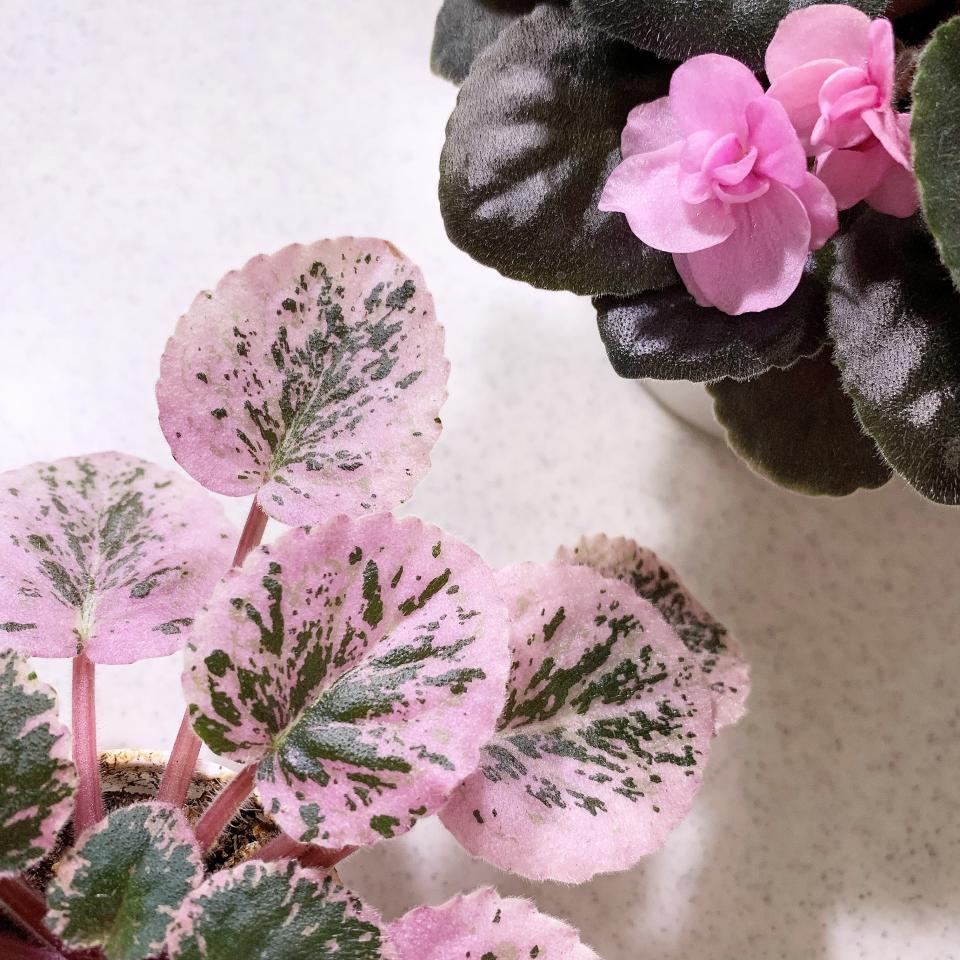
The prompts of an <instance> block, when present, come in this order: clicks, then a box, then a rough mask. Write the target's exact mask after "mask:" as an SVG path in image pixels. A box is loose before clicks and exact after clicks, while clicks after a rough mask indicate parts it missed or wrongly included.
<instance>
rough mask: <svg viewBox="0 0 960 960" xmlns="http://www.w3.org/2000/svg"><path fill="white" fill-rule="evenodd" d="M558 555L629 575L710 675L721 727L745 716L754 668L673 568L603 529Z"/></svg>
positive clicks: (630, 581)
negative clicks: (605, 534) (598, 533)
mask: <svg viewBox="0 0 960 960" xmlns="http://www.w3.org/2000/svg"><path fill="white" fill-rule="evenodd" d="M557 560H558V561H559V562H560V563H574V564H581V565H583V566H587V567H592V568H593V569H594V570H596V571H598V572H599V573H600V574H602V575H603V576H605V577H613V578H614V579H616V580H623V581H624V582H625V583H628V584H629V585H630V586H631V587H633V589H634V590H636V592H637V593H638V594H639V595H640V596H641V597H643V598H644V600H649V601H650V602H651V603H652V604H653V605H654V606H655V607H656V608H657V609H658V610H659V611H660V613H662V614H663V618H664V619H665V620H666V621H667V623H669V624H670V626H672V627H673V629H674V630H676V631H677V634H678V636H679V637H680V639H681V640H682V641H683V642H684V644H686V647H687V649H688V650H689V651H690V653H691V654H692V655H693V656H694V657H695V658H696V660H697V662H698V663H699V664H700V667H701V669H702V670H703V672H704V673H705V674H706V675H707V678H708V680H709V681H710V689H711V690H712V691H713V698H714V719H715V721H716V725H717V730H720V729H721V728H722V727H726V726H730V725H732V724H734V723H736V722H737V721H738V720H740V719H741V717H743V715H744V714H745V713H746V711H747V697H748V696H749V694H750V667H749V666H748V665H747V662H746V661H745V660H744V659H743V654H742V653H741V652H740V646H739V645H738V644H737V642H736V640H734V639H733V637H731V636H730V634H729V633H728V632H727V628H726V627H725V626H724V625H723V624H722V623H720V622H719V621H718V620H715V619H714V618H713V616H712V615H711V614H710V613H708V612H707V610H705V609H704V607H703V606H702V605H701V604H700V603H699V602H698V601H697V600H696V598H695V597H694V596H693V594H692V593H691V592H690V591H689V590H688V589H687V588H686V587H685V586H684V584H683V582H682V581H681V579H680V577H679V576H678V575H677V571H676V570H674V569H673V567H671V566H670V565H669V564H667V563H664V562H663V561H662V560H661V559H660V558H659V557H658V556H657V555H656V554H655V553H653V551H651V550H647V549H645V548H644V547H641V546H640V545H639V544H638V543H637V542H636V541H635V540H628V539H627V538H626V537H617V538H616V539H611V538H610V537H607V536H604V535H603V534H600V535H599V536H595V537H582V538H581V539H580V542H579V543H578V544H577V545H576V546H575V547H572V548H571V547H560V549H559V550H557Z"/></svg>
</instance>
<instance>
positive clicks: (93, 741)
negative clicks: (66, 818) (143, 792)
mask: <svg viewBox="0 0 960 960" xmlns="http://www.w3.org/2000/svg"><path fill="white" fill-rule="evenodd" d="M73 762H74V764H75V765H76V768H77V778H78V780H79V785H78V788H77V802H76V806H75V808H74V811H73V835H74V836H75V837H79V836H80V834H81V833H83V831H84V830H86V829H87V828H88V827H92V826H93V825H94V824H95V823H97V822H99V821H100V820H102V819H103V794H102V792H101V789H100V757H99V756H98V754H97V705H96V665H95V664H94V663H93V662H92V661H91V660H90V659H88V657H87V655H86V654H85V653H83V652H80V653H78V654H77V655H76V656H75V657H74V658H73Z"/></svg>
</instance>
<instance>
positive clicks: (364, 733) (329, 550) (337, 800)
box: [184, 514, 508, 847]
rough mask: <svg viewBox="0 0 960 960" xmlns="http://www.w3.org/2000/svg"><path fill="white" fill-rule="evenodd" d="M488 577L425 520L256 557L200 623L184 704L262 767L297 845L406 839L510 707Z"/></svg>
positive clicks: (362, 525)
mask: <svg viewBox="0 0 960 960" xmlns="http://www.w3.org/2000/svg"><path fill="white" fill-rule="evenodd" d="M507 630H508V628H507V620H506V612H505V610H504V607H503V602H502V600H501V599H500V595H499V593H498V591H497V587H496V584H495V582H494V578H493V574H492V573H491V572H490V571H489V570H488V569H487V567H486V566H485V565H484V563H483V562H482V561H481V560H480V558H479V557H478V556H477V555H476V554H475V553H473V551H472V550H470V549H469V548H468V547H466V546H464V545H463V544H462V543H459V542H458V541H456V540H454V539H453V538H451V537H448V536H447V535H446V534H444V533H443V532H442V531H440V530H438V529H437V528H436V527H430V526H427V525H425V524H423V523H421V522H420V521H419V520H415V519H406V520H399V521H398V520H395V519H394V518H393V517H391V516H390V515H388V514H383V515H380V516H377V517H370V518H365V519H363V520H358V521H350V520H348V519H347V518H345V517H340V518H338V519H337V520H334V521H333V522H331V523H329V524H327V525H325V526H323V527H320V528H317V529H315V530H313V531H312V532H308V531H293V532H291V533H289V534H287V535H286V536H285V537H283V538H282V539H281V540H279V541H278V542H277V543H276V544H274V545H273V546H271V547H264V548H262V549H261V550H260V551H258V552H257V553H255V554H253V555H252V556H251V557H250V558H249V559H248V560H247V562H246V563H245V564H244V566H243V569H242V570H241V571H239V572H237V573H235V574H232V575H231V576H230V577H228V578H227V579H226V580H225V581H224V582H223V583H221V584H220V585H219V586H218V587H217V589H216V591H215V592H214V594H213V597H212V598H211V600H210V603H209V606H208V608H207V609H206V610H205V611H204V613H203V614H202V615H201V616H200V617H199V619H198V622H197V627H196V630H195V632H194V634H193V637H192V639H191V643H190V645H189V647H188V651H187V663H186V671H185V673H184V689H185V692H186V696H187V701H188V702H189V704H190V712H191V714H192V715H193V723H194V728H195V729H196V731H197V733H198V734H199V735H200V736H201V737H202V738H203V739H204V740H205V741H206V742H207V744H208V745H209V746H210V747H211V748H212V749H213V751H214V752H215V753H217V754H219V755H221V756H225V757H229V758H230V759H232V760H236V761H239V762H244V763H251V762H254V761H259V763H258V769H257V783H258V790H259V793H260V796H261V798H262V800H263V803H264V807H265V808H266V809H267V810H268V811H269V812H270V813H271V814H272V815H273V816H274V817H275V819H276V820H277V822H278V823H279V824H280V826H281V827H282V828H283V829H284V830H285V831H286V832H287V833H288V834H290V836H292V837H293V838H294V839H296V840H298V841H300V842H303V843H308V842H311V841H316V842H317V843H320V844H322V845H324V846H336V847H342V846H347V845H359V844H364V843H370V842H373V841H375V840H378V839H380V838H382V837H392V836H395V835H397V834H400V833H403V832H405V831H406V830H409V829H410V827H412V826H413V824H414V823H415V822H416V820H417V819H418V818H419V817H422V816H425V815H427V814H430V813H433V812H434V811H436V810H437V809H438V808H439V807H440V806H441V805H442V804H443V802H444V801H445V800H446V799H447V797H448V796H449V794H450V792H451V791H452V790H453V788H454V787H455V786H456V785H457V784H458V783H459V782H460V781H461V780H462V779H463V778H464V777H465V776H466V775H467V774H468V773H469V772H470V771H471V770H473V769H474V767H475V766H476V764H477V759H478V757H479V755H480V748H481V746H482V744H483V743H484V742H485V741H486V740H487V738H488V737H489V736H490V734H491V733H492V731H493V729H494V725H495V723H496V719H497V715H498V714H499V712H500V709H501V707H502V706H503V700H504V685H505V682H506V675H507V659H506V656H507V654H506V637H507Z"/></svg>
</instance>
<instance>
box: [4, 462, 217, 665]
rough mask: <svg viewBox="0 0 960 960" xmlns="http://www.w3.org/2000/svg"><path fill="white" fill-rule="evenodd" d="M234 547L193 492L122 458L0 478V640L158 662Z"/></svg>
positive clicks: (200, 494)
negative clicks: (151, 659)
mask: <svg viewBox="0 0 960 960" xmlns="http://www.w3.org/2000/svg"><path fill="white" fill-rule="evenodd" d="M234 539H235V537H234V534H233V532H232V530H231V528H230V525H229V523H228V522H227V520H226V517H225V515H224V512H223V509H222V507H221V506H220V505H219V504H218V503H217V502H216V501H215V500H214V499H213V498H212V497H210V496H209V495H208V494H206V493H204V491H203V490H201V489H199V488H198V487H196V486H195V485H194V484H193V483H191V482H190V481H189V480H187V479H186V478H185V477H182V476H180V475H179V474H177V473H172V472H171V471H169V470H164V469H163V468H161V467H158V466H157V465H156V464H153V463H149V462H148V461H146V460H140V459H139V458H137V457H131V456H128V455H126V454H123V453H96V454H91V455H90V456H87V457H70V458H67V459H64V460H55V461H53V462H52V463H35V464H32V465H31V466H29V467H23V468H21V469H19V470H12V471H10V472H8V473H4V474H0V635H2V636H3V637H4V640H5V642H6V643H7V644H8V645H9V646H11V647H14V648H15V649H17V650H19V651H20V652H21V653H24V654H27V655H29V656H35V657H72V656H74V655H75V654H77V653H79V652H81V651H83V652H84V653H85V654H86V655H87V657H88V658H89V659H90V660H93V661H94V662H95V663H133V662H134V661H135V660H141V659H143V658H145V657H161V656H166V655H167V654H170V653H173V652H174V651H175V650H177V649H179V647H180V646H181V645H182V642H183V639H184V636H185V631H186V628H187V627H189V625H190V624H191V623H192V622H193V621H192V618H193V615H194V613H195V612H196V610H197V608H198V607H199V606H200V604H201V603H202V602H203V601H204V600H205V599H206V597H207V596H208V594H209V593H210V590H211V589H212V587H213V585H214V583H216V581H217V580H218V579H219V578H220V576H221V575H222V574H223V572H224V570H226V569H227V568H228V567H229V565H230V557H231V550H232V545H233V541H234Z"/></svg>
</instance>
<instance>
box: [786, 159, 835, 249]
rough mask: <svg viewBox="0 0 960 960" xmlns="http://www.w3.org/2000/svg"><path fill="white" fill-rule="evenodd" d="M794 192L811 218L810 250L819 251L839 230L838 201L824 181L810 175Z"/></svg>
mask: <svg viewBox="0 0 960 960" xmlns="http://www.w3.org/2000/svg"><path fill="white" fill-rule="evenodd" d="M793 192H794V193H795V194H796V195H797V196H798V197H799V198H800V202H801V203H802V204H803V206H804V209H805V210H806V211H807V216H808V217H809V218H810V249H811V250H819V249H820V248H821V247H822V246H823V245H824V244H825V243H826V242H827V241H828V240H829V239H830V238H831V237H832V236H833V235H834V234H835V233H836V232H837V230H838V229H839V226H840V225H839V223H838V222H837V201H836V200H834V198H833V194H832V193H831V192H830V190H829V189H828V188H827V186H826V184H825V183H823V181H822V180H819V179H817V177H815V176H814V175H813V174H812V173H808V174H807V175H806V176H805V177H804V179H803V183H801V184H800V186H799V187H794V190H793Z"/></svg>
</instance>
